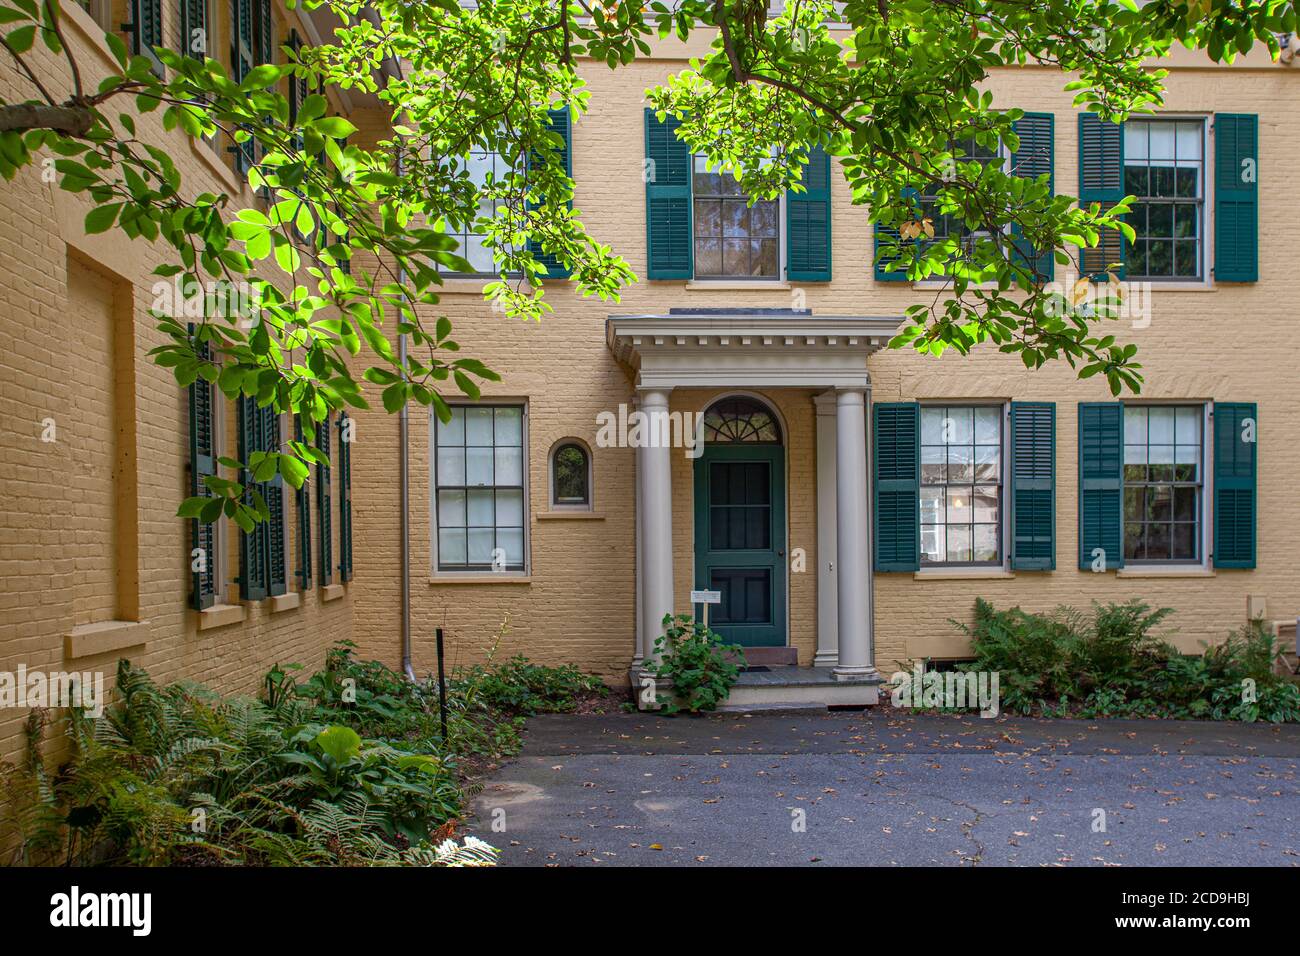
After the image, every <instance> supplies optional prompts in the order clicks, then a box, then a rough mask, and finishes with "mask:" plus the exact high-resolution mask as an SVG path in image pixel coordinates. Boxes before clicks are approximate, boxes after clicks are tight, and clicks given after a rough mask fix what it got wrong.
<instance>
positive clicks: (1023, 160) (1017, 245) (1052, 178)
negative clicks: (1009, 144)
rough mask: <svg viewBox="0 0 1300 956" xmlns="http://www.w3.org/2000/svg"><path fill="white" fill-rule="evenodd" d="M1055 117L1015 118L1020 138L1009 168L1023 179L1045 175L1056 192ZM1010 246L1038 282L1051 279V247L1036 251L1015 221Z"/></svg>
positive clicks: (1018, 259) (1027, 115) (1052, 269)
mask: <svg viewBox="0 0 1300 956" xmlns="http://www.w3.org/2000/svg"><path fill="white" fill-rule="evenodd" d="M1055 123H1056V117H1054V116H1053V115H1052V114H1051V113H1026V114H1025V115H1024V116H1022V117H1021V118H1020V119H1018V120H1016V122H1015V129H1016V136H1017V137H1019V139H1020V148H1019V149H1018V150H1016V152H1015V155H1013V156H1012V157H1011V168H1012V171H1013V172H1014V173H1015V175H1017V176H1020V177H1021V178H1023V179H1038V177H1040V176H1046V177H1047V184H1048V188H1049V189H1050V190H1051V193H1052V195H1055V194H1056V142H1055V139H1056V136H1055V129H1056V126H1055ZM1011 232H1012V248H1013V250H1014V253H1015V256H1016V259H1017V261H1018V262H1020V263H1021V264H1024V265H1025V266H1026V267H1028V266H1029V265H1030V264H1031V263H1032V264H1033V267H1034V273H1035V279H1036V281H1037V282H1038V283H1039V284H1042V283H1045V282H1051V281H1052V278H1053V277H1054V275H1055V273H1056V263H1055V258H1054V256H1053V254H1052V250H1050V249H1048V250H1044V251H1043V252H1041V253H1038V252H1036V251H1035V250H1034V248H1033V246H1031V245H1030V244H1029V243H1028V242H1027V241H1026V240H1025V239H1024V238H1023V237H1022V235H1021V232H1020V227H1019V225H1018V224H1015V223H1013V224H1012V228H1011Z"/></svg>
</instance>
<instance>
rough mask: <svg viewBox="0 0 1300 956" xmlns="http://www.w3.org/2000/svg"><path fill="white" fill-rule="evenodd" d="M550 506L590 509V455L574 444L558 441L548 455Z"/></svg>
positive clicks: (572, 442) (574, 442) (580, 446)
mask: <svg viewBox="0 0 1300 956" xmlns="http://www.w3.org/2000/svg"><path fill="white" fill-rule="evenodd" d="M551 505H552V507H555V508H575V509H578V508H590V507H591V454H590V453H589V452H588V451H587V449H586V448H585V447H583V446H582V445H580V444H578V443H577V442H576V441H566V442H561V443H560V444H558V445H556V446H555V451H553V452H552V453H551Z"/></svg>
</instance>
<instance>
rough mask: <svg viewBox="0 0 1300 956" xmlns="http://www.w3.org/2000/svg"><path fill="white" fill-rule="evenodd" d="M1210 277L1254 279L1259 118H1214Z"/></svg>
mask: <svg viewBox="0 0 1300 956" xmlns="http://www.w3.org/2000/svg"><path fill="white" fill-rule="evenodd" d="M1214 278H1215V279H1216V280H1220V281H1223V282H1257V281H1258V280H1259V117H1258V116H1256V115H1255V114H1254V113H1219V114H1218V115H1216V116H1215V117H1214Z"/></svg>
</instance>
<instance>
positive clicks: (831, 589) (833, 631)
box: [813, 390, 840, 667]
mask: <svg viewBox="0 0 1300 956" xmlns="http://www.w3.org/2000/svg"><path fill="white" fill-rule="evenodd" d="M813 405H814V406H815V408H816V411H817V653H816V655H814V657H813V666H814V667H834V666H835V665H836V664H838V663H839V662H840V641H839V638H840V625H839V594H838V592H839V588H838V587H837V586H836V585H837V581H836V579H835V568H836V566H837V561H838V556H837V555H836V553H835V551H836V547H837V546H836V543H835V541H836V533H835V531H836V528H835V513H836V509H835V487H836V481H835V442H836V437H835V392H834V391H833V390H832V391H829V392H823V393H822V394H820V395H815V396H814V397H813Z"/></svg>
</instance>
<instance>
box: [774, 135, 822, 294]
mask: <svg viewBox="0 0 1300 956" xmlns="http://www.w3.org/2000/svg"><path fill="white" fill-rule="evenodd" d="M803 186H804V191H803V192H795V191H794V190H793V189H791V190H788V191H787V192H786V194H785V231H786V278H787V279H790V280H792V281H799V282H830V281H831V158H830V157H829V156H827V155H826V151H825V150H824V149H822V148H821V147H820V146H814V147H813V148H812V149H811V150H809V152H808V162H807V163H805V164H804V168H803Z"/></svg>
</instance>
